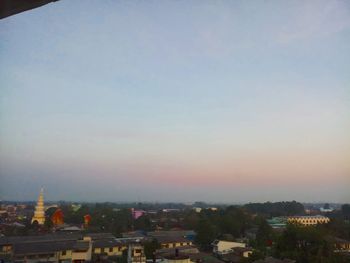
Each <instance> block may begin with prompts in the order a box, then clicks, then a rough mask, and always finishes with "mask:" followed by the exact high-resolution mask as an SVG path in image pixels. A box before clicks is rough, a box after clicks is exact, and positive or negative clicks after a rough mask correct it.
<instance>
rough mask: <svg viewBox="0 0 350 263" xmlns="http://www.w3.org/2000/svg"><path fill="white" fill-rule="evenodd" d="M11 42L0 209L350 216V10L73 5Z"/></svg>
mask: <svg viewBox="0 0 350 263" xmlns="http://www.w3.org/2000/svg"><path fill="white" fill-rule="evenodd" d="M0 39H1V42H0V56H1V60H0V79H1V83H0V84H1V85H0V180H1V181H0V199H3V200H5V199H8V200H23V199H24V200H29V199H30V200H36V198H37V196H38V192H39V190H40V187H41V186H44V187H45V189H46V190H45V191H46V194H45V196H46V197H45V198H48V199H51V200H80V201H83V200H94V201H104V200H111V201H115V200H135V201H137V200H141V201H156V200H173V201H178V200H180V201H181V200H185V201H186V200H204V201H206V200H209V201H211V202H228V201H230V200H231V202H247V201H251V202H255V201H261V202H264V201H268V200H270V201H280V200H297V201H298V200H300V201H302V202H312V201H315V202H336V203H349V202H350V191H349V187H350V140H349V134H350V103H349V102H350V88H349V87H350V74H349V73H350V65H349V64H350V63H349V61H350V2H347V1H328V0H327V1H326V0H324V1H103V2H101V1H82V0H79V1H68V0H60V1H58V2H54V3H51V4H48V5H45V6H43V7H40V8H37V9H34V10H31V11H28V12H24V13H20V14H17V15H14V16H11V17H8V18H6V19H3V20H0Z"/></svg>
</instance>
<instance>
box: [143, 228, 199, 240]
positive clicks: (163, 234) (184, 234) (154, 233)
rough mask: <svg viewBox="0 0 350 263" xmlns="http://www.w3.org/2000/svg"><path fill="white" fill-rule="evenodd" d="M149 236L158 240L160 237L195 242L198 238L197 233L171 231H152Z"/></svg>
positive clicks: (191, 231)
mask: <svg viewBox="0 0 350 263" xmlns="http://www.w3.org/2000/svg"><path fill="white" fill-rule="evenodd" d="M147 236H148V237H150V238H155V239H157V238H158V237H184V238H186V239H188V240H191V241H193V240H194V239H195V237H196V232H194V231H193V230H169V231H152V232H148V233H147Z"/></svg>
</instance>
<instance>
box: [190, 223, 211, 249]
mask: <svg viewBox="0 0 350 263" xmlns="http://www.w3.org/2000/svg"><path fill="white" fill-rule="evenodd" d="M195 230H196V232H197V236H196V242H197V243H198V244H199V245H200V246H201V247H202V248H203V249H204V250H209V248H210V244H211V243H212V242H213V241H214V239H215V238H216V230H215V227H214V226H213V225H212V224H211V223H210V222H209V221H208V220H207V219H201V220H200V221H199V222H198V225H197V228H196V229H195Z"/></svg>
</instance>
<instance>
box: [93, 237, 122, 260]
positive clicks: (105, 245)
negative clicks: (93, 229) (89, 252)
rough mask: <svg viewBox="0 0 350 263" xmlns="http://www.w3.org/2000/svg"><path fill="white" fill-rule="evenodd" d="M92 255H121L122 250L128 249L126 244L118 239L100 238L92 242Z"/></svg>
mask: <svg viewBox="0 0 350 263" xmlns="http://www.w3.org/2000/svg"><path fill="white" fill-rule="evenodd" d="M92 249H93V254H94V255H107V256H109V257H112V256H122V254H123V251H124V250H126V249H128V246H127V244H124V243H122V242H121V241H119V240H118V239H115V238H113V239H100V240H95V241H93V243H92Z"/></svg>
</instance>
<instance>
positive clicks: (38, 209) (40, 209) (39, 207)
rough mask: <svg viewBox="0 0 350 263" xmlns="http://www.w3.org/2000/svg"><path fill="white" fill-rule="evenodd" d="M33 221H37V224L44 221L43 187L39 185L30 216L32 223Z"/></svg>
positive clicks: (41, 223)
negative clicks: (32, 213)
mask: <svg viewBox="0 0 350 263" xmlns="http://www.w3.org/2000/svg"><path fill="white" fill-rule="evenodd" d="M35 221H37V222H38V224H39V225H43V224H44V223H45V207H44V188H43V187H41V189H40V194H39V198H38V202H37V203H36V206H35V211H34V216H33V218H32V223H34V222H35Z"/></svg>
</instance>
